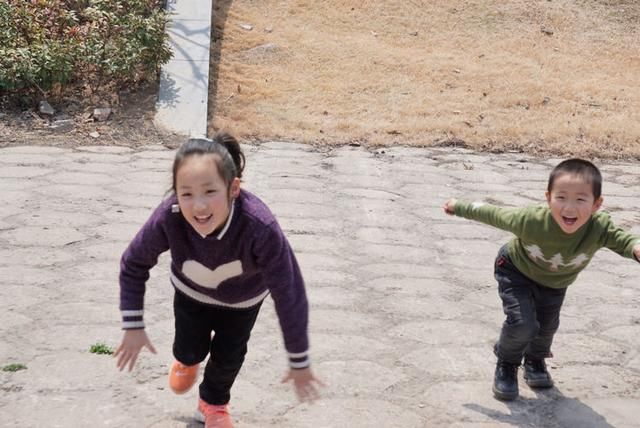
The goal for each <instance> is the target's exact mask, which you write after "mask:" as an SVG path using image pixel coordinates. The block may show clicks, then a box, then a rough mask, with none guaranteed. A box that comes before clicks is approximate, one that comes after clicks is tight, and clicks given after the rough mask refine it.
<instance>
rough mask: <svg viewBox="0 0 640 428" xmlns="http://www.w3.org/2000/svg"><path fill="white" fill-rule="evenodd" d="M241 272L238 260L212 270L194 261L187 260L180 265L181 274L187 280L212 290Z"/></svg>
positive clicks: (240, 263) (240, 264)
mask: <svg viewBox="0 0 640 428" xmlns="http://www.w3.org/2000/svg"><path fill="white" fill-rule="evenodd" d="M242 272H243V270H242V262H241V261H240V260H234V261H232V262H229V263H225V264H223V265H220V266H218V267H217V268H215V269H213V270H212V269H209V268H208V267H206V266H205V265H203V264H201V263H199V262H197V261H195V260H187V261H185V262H184V263H183V264H182V273H183V274H185V276H186V277H187V278H189V279H190V280H191V281H193V282H195V283H196V284H198V285H200V286H202V287H205V288H210V289H212V290H215V289H216V288H218V285H220V283H221V282H222V281H225V280H227V279H229V278H233V277H234V276H239V275H242Z"/></svg>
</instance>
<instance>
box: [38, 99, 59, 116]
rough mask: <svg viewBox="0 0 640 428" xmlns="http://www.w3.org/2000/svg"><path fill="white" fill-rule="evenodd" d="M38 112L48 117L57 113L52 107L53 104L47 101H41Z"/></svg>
mask: <svg viewBox="0 0 640 428" xmlns="http://www.w3.org/2000/svg"><path fill="white" fill-rule="evenodd" d="M38 111H39V112H40V114H46V115H47V116H53V114H54V113H55V112H56V111H55V110H54V109H53V107H51V104H49V103H48V102H46V101H40V105H39V106H38Z"/></svg>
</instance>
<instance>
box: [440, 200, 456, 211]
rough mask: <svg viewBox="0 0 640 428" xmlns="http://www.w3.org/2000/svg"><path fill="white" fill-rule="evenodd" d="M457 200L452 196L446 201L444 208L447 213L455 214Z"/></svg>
mask: <svg viewBox="0 0 640 428" xmlns="http://www.w3.org/2000/svg"><path fill="white" fill-rule="evenodd" d="M456 202H457V201H456V200H455V199H453V198H452V199H449V200H448V201H447V202H445V203H444V205H443V206H442V209H443V210H444V212H445V214H449V215H455V211H454V207H455V206H456Z"/></svg>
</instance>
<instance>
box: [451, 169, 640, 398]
mask: <svg viewBox="0 0 640 428" xmlns="http://www.w3.org/2000/svg"><path fill="white" fill-rule="evenodd" d="M601 190H602V175H601V174H600V171H599V170H598V168H597V167H596V166H595V165H593V164H592V163H591V162H588V161H585V160H582V159H569V160H565V161H563V162H561V163H560V164H558V165H557V166H556V167H555V168H554V169H553V170H552V171H551V174H550V176H549V183H548V186H547V192H546V193H545V196H546V199H547V205H548V206H543V205H539V206H531V207H526V208H500V207H496V206H492V205H489V204H483V203H472V204H469V203H465V202H460V201H456V200H455V199H449V200H448V201H447V202H445V204H444V206H443V208H444V211H445V213H447V214H449V215H457V216H461V217H465V218H468V219H472V220H478V221H481V222H483V223H486V224H489V225H491V226H495V227H498V228H500V229H503V230H507V231H510V232H512V233H513V234H514V235H515V237H513V239H511V241H509V242H508V243H507V244H506V245H504V246H503V247H502V248H501V249H500V251H499V252H498V257H497V258H496V262H495V278H496V280H497V281H498V289H499V293H500V298H501V299H502V308H503V311H504V313H505V315H506V320H505V322H504V323H503V325H502V331H501V333H500V338H499V340H498V342H497V343H496V344H495V346H494V353H495V354H496V356H497V357H498V362H497V364H496V371H495V376H494V383H493V393H494V395H495V396H496V398H498V399H501V400H513V399H515V398H516V397H517V396H518V378H517V373H518V367H519V366H520V363H521V362H522V359H523V358H524V378H525V381H526V382H527V385H529V386H530V387H532V388H550V387H551V386H553V381H552V379H551V376H550V375H549V373H548V371H547V368H546V364H545V362H544V359H545V358H548V357H550V356H551V343H552V341H553V336H554V334H555V332H556V331H557V329H558V325H559V322H560V307H561V306H562V302H563V300H564V296H565V292H566V290H567V287H568V286H569V285H570V284H571V283H573V282H574V281H575V279H576V277H577V276H578V273H580V271H582V270H583V269H584V268H585V267H586V266H587V264H588V263H589V261H590V260H591V258H592V257H593V255H594V254H595V252H596V251H597V250H599V249H600V248H602V247H606V248H609V249H610V250H612V251H615V252H616V253H618V254H620V255H621V256H623V257H628V258H635V259H636V261H640V237H637V236H633V235H631V234H629V233H627V232H625V231H623V230H622V229H620V228H617V227H616V226H615V225H614V224H613V222H612V221H611V218H610V217H609V215H608V214H606V213H602V212H598V209H599V208H600V206H601V205H602V196H601Z"/></svg>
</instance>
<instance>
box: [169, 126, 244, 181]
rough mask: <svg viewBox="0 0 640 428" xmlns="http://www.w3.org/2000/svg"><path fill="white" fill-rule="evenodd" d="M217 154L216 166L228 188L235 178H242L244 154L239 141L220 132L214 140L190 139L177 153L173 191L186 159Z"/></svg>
mask: <svg viewBox="0 0 640 428" xmlns="http://www.w3.org/2000/svg"><path fill="white" fill-rule="evenodd" d="M204 154H215V155H218V156H216V157H215V162H216V166H217V167H218V172H219V173H220V175H221V176H222V179H223V180H224V182H225V184H226V185H227V187H228V186H229V185H230V184H231V182H232V181H233V179H234V178H242V171H243V170H244V163H245V158H244V153H242V149H241V148H240V144H239V143H238V140H236V139H235V138H234V137H233V136H231V135H229V134H228V133H226V132H219V133H217V134H216V135H214V137H213V138H211V139H209V138H190V139H189V140H187V142H186V143H184V144H183V145H182V146H180V148H179V149H178V151H177V152H176V157H175V158H174V160H173V180H172V185H171V190H173V191H174V192H175V191H176V173H177V172H178V169H179V168H180V166H181V165H182V163H183V162H184V160H185V159H186V158H188V157H189V156H193V155H204Z"/></svg>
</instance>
